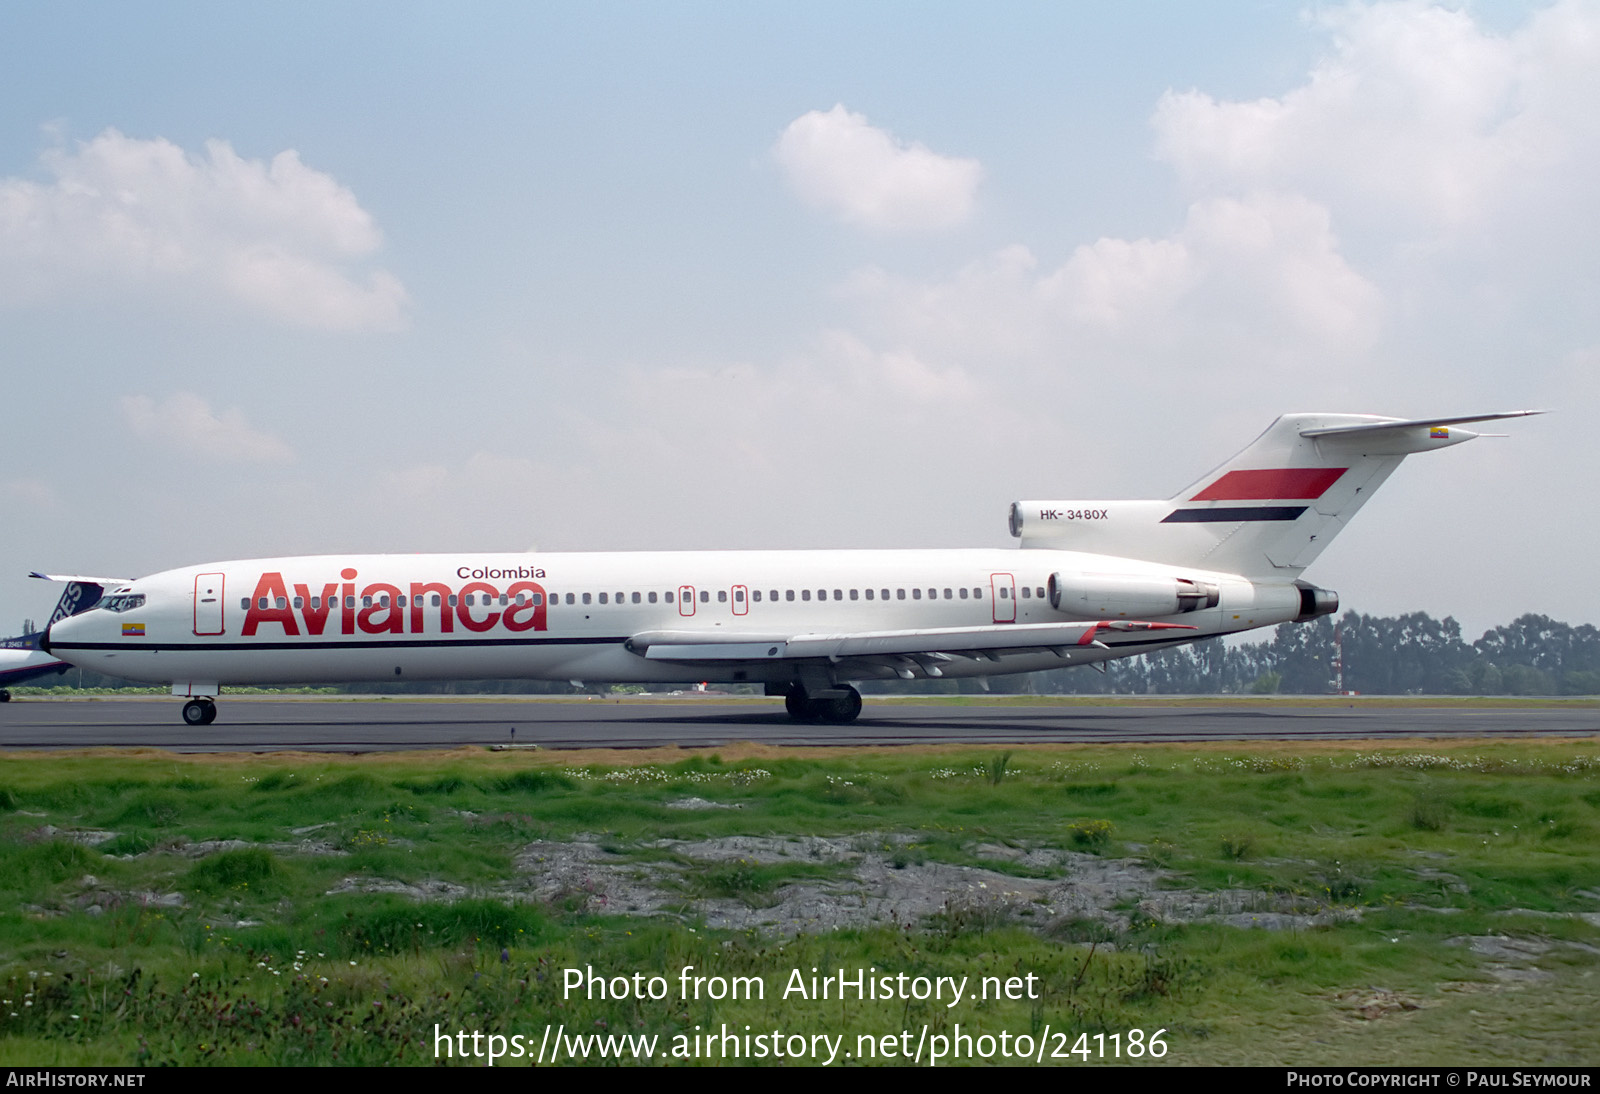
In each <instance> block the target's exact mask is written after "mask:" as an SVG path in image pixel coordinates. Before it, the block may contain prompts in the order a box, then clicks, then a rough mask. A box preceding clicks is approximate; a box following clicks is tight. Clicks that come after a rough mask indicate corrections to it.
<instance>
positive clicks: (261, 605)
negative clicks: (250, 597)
mask: <svg viewBox="0 0 1600 1094" xmlns="http://www.w3.org/2000/svg"><path fill="white" fill-rule="evenodd" d="M256 606H257V607H258V608H261V609H263V610H265V608H266V606H267V598H266V597H262V598H261V599H260V600H259V601H257V602H256Z"/></svg>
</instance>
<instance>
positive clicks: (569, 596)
mask: <svg viewBox="0 0 1600 1094" xmlns="http://www.w3.org/2000/svg"><path fill="white" fill-rule="evenodd" d="M576 599H577V597H576V594H575V593H568V594H567V603H568V604H571V603H574V601H575V600H576Z"/></svg>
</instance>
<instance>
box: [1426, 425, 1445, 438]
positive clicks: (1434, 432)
mask: <svg viewBox="0 0 1600 1094" xmlns="http://www.w3.org/2000/svg"><path fill="white" fill-rule="evenodd" d="M1428 439H1429V440H1430V441H1448V440H1449V439H1450V427H1449V426H1447V425H1436V426H1434V427H1433V428H1432V429H1430V430H1428Z"/></svg>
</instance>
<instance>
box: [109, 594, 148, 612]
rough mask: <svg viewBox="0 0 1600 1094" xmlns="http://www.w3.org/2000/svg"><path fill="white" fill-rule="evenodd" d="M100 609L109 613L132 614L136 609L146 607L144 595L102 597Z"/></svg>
mask: <svg viewBox="0 0 1600 1094" xmlns="http://www.w3.org/2000/svg"><path fill="white" fill-rule="evenodd" d="M98 607H101V608H104V609H105V610H106V611H108V612H131V611H133V609H135V608H142V607H144V594H143V593H113V594H112V595H111V596H107V597H102V598H101V600H100V603H99V605H98Z"/></svg>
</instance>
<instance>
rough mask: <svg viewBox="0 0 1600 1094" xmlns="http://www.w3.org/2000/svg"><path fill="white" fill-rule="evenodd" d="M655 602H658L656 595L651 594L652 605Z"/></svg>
mask: <svg viewBox="0 0 1600 1094" xmlns="http://www.w3.org/2000/svg"><path fill="white" fill-rule="evenodd" d="M655 602H656V594H655V593H651V594H650V603H652V604H654V603H655Z"/></svg>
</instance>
